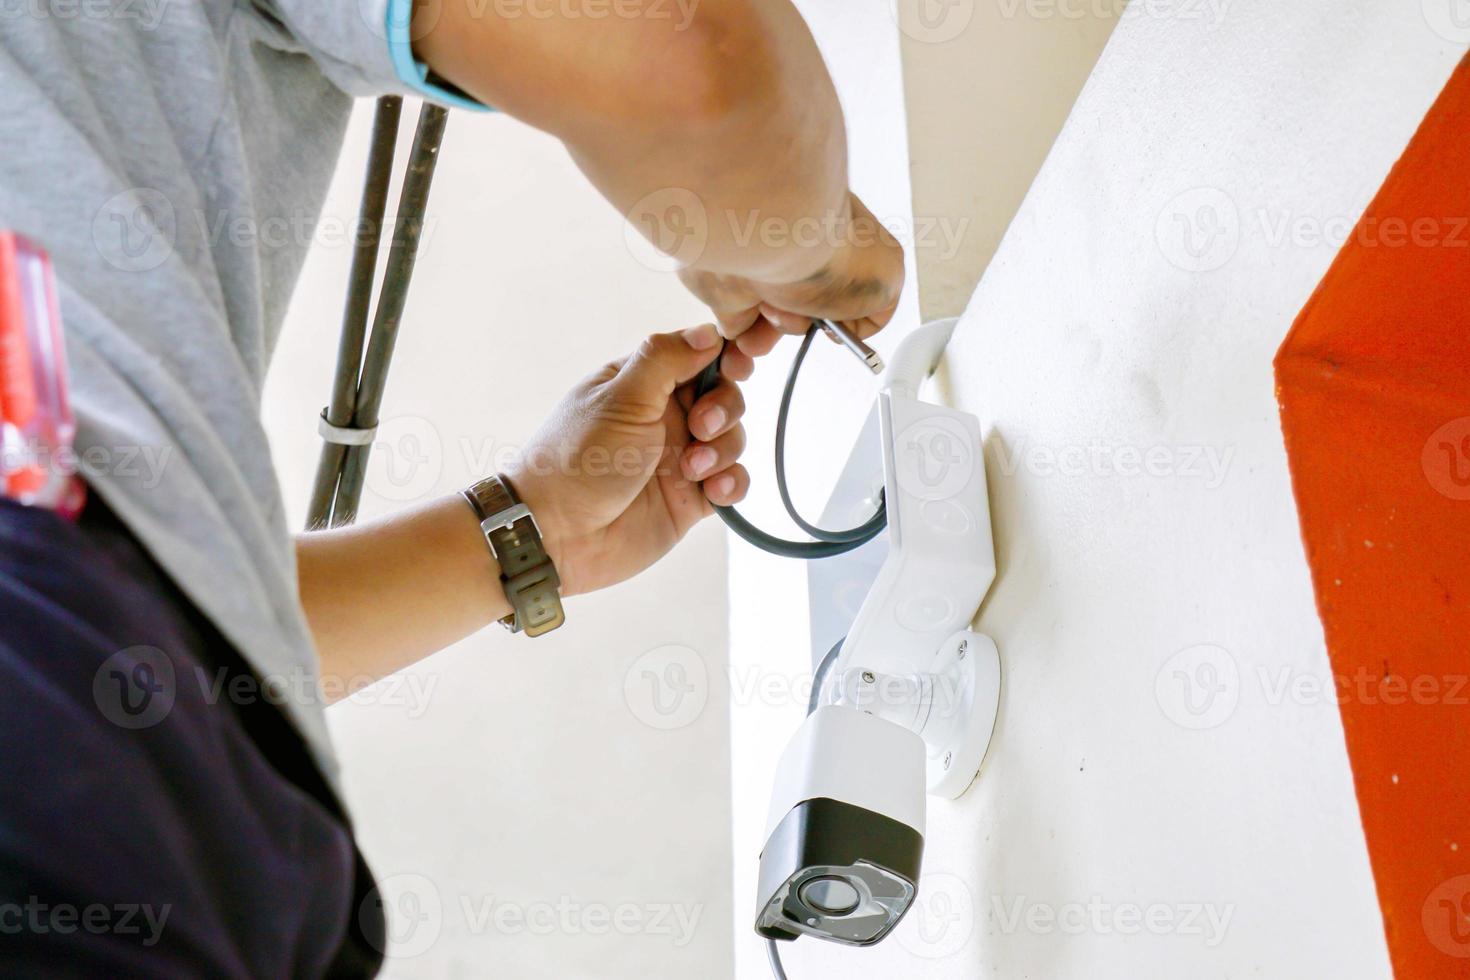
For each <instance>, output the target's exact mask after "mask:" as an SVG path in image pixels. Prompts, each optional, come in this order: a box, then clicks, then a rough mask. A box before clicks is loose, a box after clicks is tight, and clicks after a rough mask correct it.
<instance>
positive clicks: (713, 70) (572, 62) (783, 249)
mask: <svg viewBox="0 0 1470 980" xmlns="http://www.w3.org/2000/svg"><path fill="white" fill-rule="evenodd" d="M546 6H547V9H546V10H545V11H543V13H544V15H545V16H535V17H527V16H521V17H506V16H496V15H494V13H493V11H492V12H491V13H489V14H487V12H486V8H485V5H484V4H483V3H479V4H477V3H472V2H469V0H417V10H418V12H419V15H420V17H421V23H422V30H419V29H418V27H417V25H419V24H420V19H416V20H415V25H416V28H415V31H414V36H415V39H416V44H415V51H416V53H417V54H418V56H419V57H420V58H421V59H423V60H424V61H425V62H427V63H428V64H429V66H430V67H432V68H433V69H434V71H435V73H436V74H438V75H441V76H443V77H444V78H446V79H448V80H450V81H452V82H454V83H455V84H456V85H458V86H459V87H460V88H462V89H464V90H465V91H467V92H469V93H470V94H472V95H474V96H476V97H478V98H480V99H482V100H483V101H485V102H486V103H487V104H489V105H493V106H495V107H496V108H498V109H500V110H502V111H504V112H506V113H508V114H510V115H512V116H514V117H516V118H517V119H521V120H523V121H525V122H527V123H529V124H531V125H532V126H535V127H537V128H538V129H542V130H544V131H546V132H548V133H551V134H552V135H554V136H556V137H557V138H559V139H560V140H561V141H562V142H563V143H564V144H565V145H566V147H567V149H568V151H570V153H571V155H572V159H573V160H574V161H575V162H576V163H577V165H578V166H579V167H580V168H581V169H582V171H583V172H584V173H585V174H586V175H587V177H588V179H590V180H591V181H592V184H593V185H594V186H595V187H596V188H597V189H598V190H599V191H600V192H601V193H602V195H603V196H604V197H606V198H607V200H608V201H609V202H611V203H612V205H613V206H614V207H615V208H616V209H617V210H618V212H619V213H621V214H622V215H623V216H624V217H625V218H626V219H628V220H629V221H630V222H631V223H632V224H633V226H634V227H635V228H637V229H638V230H639V231H640V232H641V233H643V234H645V235H647V236H648V237H649V240H650V241H652V242H653V244H654V246H655V247H660V248H665V249H667V247H668V243H667V242H660V241H658V235H657V234H656V231H655V230H656V229H658V228H659V227H661V225H660V216H661V215H662V214H663V213H664V211H663V209H664V204H665V197H666V195H668V194H670V193H675V192H678V193H680V194H687V195H693V196H694V198H695V199H697V201H698V202H699V207H700V209H701V210H702V212H703V214H704V216H705V218H706V219H707V221H706V223H705V224H704V225H702V226H701V227H702V229H703V230H704V232H706V234H703V235H702V236H701V237H700V238H699V239H698V243H699V250H698V255H690V256H683V255H679V254H675V255H674V256H673V257H674V258H675V259H678V260H680V261H684V262H687V263H689V264H690V268H688V269H686V270H685V272H684V273H683V278H684V281H685V282H686V283H687V284H688V285H689V286H690V287H691V288H692V289H693V290H694V292H695V294H696V295H698V296H699V297H700V298H701V299H703V300H704V301H705V302H706V303H708V304H709V305H710V307H711V309H713V310H714V312H715V315H716V317H717V319H718V320H719V324H720V328H721V331H722V332H723V333H724V335H725V336H726V337H730V338H734V337H737V336H740V335H741V334H744V333H747V332H753V333H755V336H754V337H752V338H750V339H749V340H744V339H742V341H741V344H740V347H741V349H742V350H746V349H747V348H748V347H749V346H750V345H751V344H765V343H770V342H771V338H770V337H768V336H765V335H769V334H774V333H777V332H783V333H800V332H802V331H804V330H805V329H806V328H807V325H808V324H809V323H810V321H811V319H812V318H814V317H822V318H827V319H832V320H838V321H840V322H842V323H843V324H844V325H845V326H847V327H848V328H849V329H850V330H852V331H853V332H854V333H856V334H858V335H859V336H862V337H867V336H870V335H872V334H873V333H875V332H876V331H877V330H878V329H879V328H880V327H882V326H883V325H885V324H886V323H887V322H888V321H889V319H890V318H891V317H892V316H893V311H894V307H895V306H896V304H897V303H898V294H899V290H900V289H901V288H902V286H903V277H904V273H903V250H902V249H901V248H900V247H899V245H898V243H897V242H896V241H895V240H894V239H893V238H892V236H891V235H889V234H888V232H887V230H886V229H884V228H883V227H882V225H881V224H880V223H879V222H878V221H877V220H876V219H875V218H874V217H873V215H872V213H871V212H869V210H868V209H867V208H866V207H864V206H863V203H862V202H861V201H859V200H858V199H857V198H856V197H855V196H854V195H853V194H852V193H851V192H850V190H849V181H848V166H847V154H848V146H847V131H846V127H845V125H844V122H843V118H842V107H841V105H840V103H839V102H838V99H837V90H836V88H835V87H834V85H833V83H832V79H831V76H830V75H829V74H828V72H827V66H826V64H825V62H823V60H822V55H821V52H820V51H819V50H818V48H817V45H816V41H815V39H814V38H813V37H812V35H811V32H810V30H809V29H808V28H807V25H806V23H805V22H804V21H803V20H802V17H801V14H800V12H799V11H798V10H797V8H796V6H795V4H794V3H793V2H792V0H699V2H697V3H691V4H687V5H684V4H667V5H666V4H662V3H652V2H643V3H639V2H635V3H633V4H632V5H631V6H630V7H629V10H630V11H632V15H631V16H623V17H612V18H589V17H585V16H578V15H577V12H576V11H575V10H572V9H570V8H565V7H563V8H562V9H560V10H553V9H551V8H552V7H554V6H555V5H553V4H548V5H546ZM676 12H677V14H678V16H673V14H675V13H676ZM899 135H901V134H899ZM765 229H771V230H772V231H773V233H772V234H766V233H765ZM680 240H681V241H685V242H687V241H688V240H687V239H684V238H681V239H680Z"/></svg>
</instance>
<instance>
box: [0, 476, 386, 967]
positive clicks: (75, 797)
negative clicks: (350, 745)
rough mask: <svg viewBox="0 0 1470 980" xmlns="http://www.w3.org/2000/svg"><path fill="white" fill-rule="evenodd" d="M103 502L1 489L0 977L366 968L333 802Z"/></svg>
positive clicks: (292, 739) (365, 885) (233, 660)
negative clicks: (51, 501)
mask: <svg viewBox="0 0 1470 980" xmlns="http://www.w3.org/2000/svg"><path fill="white" fill-rule="evenodd" d="M237 678H240V679H243V680H240V681H239V682H238V683H237V684H236V686H235V687H234V690H236V691H241V690H252V689H256V690H258V685H256V684H255V680H254V675H253V674H252V673H251V672H250V670H249V668H248V667H246V665H245V664H244V663H243V662H242V661H241V659H240V658H239V656H238V654H236V653H235V652H234V650H233V649H232V648H231V646H230V644H228V643H227V642H225V640H224V639H223V638H222V637H221V636H220V635H219V633H218V632H217V631H216V630H215V629H214V628H213V627H212V626H211V625H210V624H209V623H208V622H207V621H206V620H205V619H204V618H203V617H202V616H201V615H200V614H199V613H198V612H197V610H195V609H194V607H193V606H192V604H191V603H189V602H188V600H186V599H185V598H184V597H183V595H182V594H180V592H179V591H178V589H177V588H175V587H174V585H173V584H172V583H171V582H170V581H169V579H168V578H167V577H166V576H165V575H164V574H163V572H162V571H161V570H160V569H159V568H158V567H157V566H156V565H155V564H154V563H153V562H152V561H151V559H149V557H148V556H147V554H146V553H145V552H144V551H143V549H142V548H141V546H140V545H139V544H138V543H137V541H136V540H135V539H134V538H133V537H132V535H131V534H129V533H128V531H127V530H126V529H125V528H124V527H123V526H122V525H121V524H120V523H119V522H118V521H117V519H116V518H115V517H113V515H112V514H111V513H110V512H109V511H108V510H107V509H106V507H105V506H103V505H101V503H100V502H97V501H94V502H93V503H91V504H89V505H88V508H87V511H86V513H85V514H84V515H83V517H82V520H81V521H80V522H79V523H78V524H75V525H73V524H70V523H67V522H65V521H62V520H60V519H58V518H56V517H55V516H53V515H52V514H50V513H48V512H45V511H36V510H30V509H26V508H22V507H20V506H17V505H15V504H13V503H11V502H9V501H0V977H89V978H90V977H211V978H215V977H218V978H227V977H269V978H283V977H328V976H331V977H367V976H372V975H374V974H375V973H376V972H377V970H378V968H379V965H380V963H381V950H382V948H383V923H382V909H381V908H380V907H379V906H378V903H377V902H376V895H375V893H374V892H373V891H372V881H371V877H370V875H369V874H368V871H367V868H366V866H365V865H364V863H363V861H362V858H361V856H360V854H359V853H358V851H357V849H356V847H355V845H354V843H353V837H352V831H351V828H350V826H349V824H348V821H347V819H346V817H345V815H344V813H343V812H342V809H341V807H340V806H339V805H338V803H337V801H336V798H335V796H334V794H333V793H332V792H331V790H330V789H329V788H328V787H327V786H326V784H325V781H324V780H323V778H322V777H321V775H320V774H319V772H318V770H317V768H316V767H315V766H314V765H313V763H312V762H311V760H310V758H309V756H308V754H307V751H306V748H305V746H304V745H303V744H302V742H301V739H300V737H299V736H298V735H297V734H296V732H295V730H294V728H292V727H291V726H290V724H289V723H288V722H287V721H286V720H285V718H284V716H283V715H282V714H281V712H280V710H279V709H278V708H277V707H276V706H275V705H273V704H271V703H270V702H269V701H268V700H266V699H263V698H258V697H257V698H239V697H233V696H231V695H229V694H228V693H224V692H229V691H230V690H231V686H230V681H231V680H232V679H237Z"/></svg>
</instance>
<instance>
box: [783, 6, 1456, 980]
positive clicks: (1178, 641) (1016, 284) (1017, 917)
mask: <svg viewBox="0 0 1470 980" xmlns="http://www.w3.org/2000/svg"><path fill="white" fill-rule="evenodd" d="M1449 13H1450V8H1449V6H1448V5H1445V9H1443V10H1441V9H1440V6H1439V5H1437V4H1435V3H1426V4H1420V3H1408V4H1374V3H1367V2H1357V3H1351V4H1341V3H1329V2H1325V0H1324V2H1303V3H1292V4H1280V3H1269V2H1262V0H1252V2H1246V0H1237V2H1234V3H1228V4H1210V3H1204V2H1201V3H1183V2H1181V3H1172V4H1170V3H1143V2H1139V3H1135V4H1133V5H1132V7H1130V13H1129V14H1128V15H1127V16H1125V17H1123V18H1122V19H1121V21H1120V23H1119V24H1118V25H1117V27H1116V29H1115V31H1114V34H1113V37H1112V39H1111V41H1110V43H1109V45H1108V47H1107V48H1106V49H1105V51H1104V53H1103V55H1102V58H1101V60H1100V62H1099V64H1098V67H1097V69H1096V70H1095V72H1094V74H1093V76H1092V78H1091V79H1090V81H1089V83H1088V85H1087V86H1086V88H1085V89H1084V91H1083V94H1082V96H1081V98H1080V100H1079V102H1078V104H1077V105H1076V107H1075V108H1074V110H1073V112H1072V114H1071V117H1070V118H1069V120H1068V122H1067V125H1066V127H1065V128H1064V129H1063V131H1062V133H1061V135H1060V136H1059V138H1058V140H1057V142H1056V145H1055V146H1054V148H1053V150H1052V152H1051V154H1050V156H1049V158H1048V160H1047V162H1046V164H1045V166H1044V167H1043V169H1042V171H1041V174H1040V176H1039V177H1038V179H1037V181H1036V183H1035V185H1034V186H1033V188H1032V189H1031V191H1030V193H1029V195H1028V197H1027V199H1026V201H1025V203H1024V204H1023V206H1022V207H1021V210H1020V212H1019V214H1018V216H1017V218H1016V220H1015V222H1014V223H1013V224H1012V226H1011V228H1010V230H1009V232H1008V233H1007V235H1006V238H1005V240H1004V242H1003V243H1002V245H1001V247H1000V249H999V251H998V252H997V254H996V257H995V259H994V261H993V262H992V264H991V265H990V268H989V271H988V272H987V274H986V277H985V279H984V280H983V281H982V283H981V285H980V287H979V289H978V291H977V292H976V294H975V296H974V299H973V301H972V302H971V304H970V306H969V310H968V313H967V315H966V317H965V319H964V321H963V323H962V324H961V326H960V329H959V331H958V333H957V335H956V339H955V343H954V346H953V348H952V350H951V356H950V358H949V368H948V369H947V372H946V376H945V378H944V379H943V381H944V384H943V387H944V389H945V390H946V391H947V393H948V394H949V395H950V397H951V398H952V399H953V400H954V401H955V402H956V403H957V404H959V405H961V406H962V407H965V408H967V409H969V410H971V411H974V412H976V413H977V414H978V415H980V417H981V419H982V421H983V423H984V426H985V429H986V432H987V433H988V437H987V463H988V465H989V467H990V479H991V496H992V508H993V512H994V520H995V529H996V538H997V545H998V549H999V559H1000V577H999V580H998V582H997V584H996V587H995V590H994V592H993V593H992V595H991V597H990V599H989V601H988V602H987V604H986V606H985V608H984V609H983V610H982V612H981V615H980V619H979V626H980V628H982V629H983V630H985V631H987V632H989V633H990V634H992V635H993V636H994V637H995V638H996V640H997V641H998V643H999V646H1000V650H1001V655H1002V657H1003V659H1004V662H1005V668H1006V679H1005V690H1004V693H1003V704H1002V715H1001V719H1000V725H999V730H998V734H997V738H996V741H995V743H994V744H993V745H992V748H991V755H990V758H989V760H988V762H987V764H986V767H985V769H984V771H983V772H982V774H981V778H980V781H979V782H978V783H977V785H976V786H975V788H974V789H972V790H971V792H970V794H969V795H968V796H967V797H966V798H964V799H963V800H961V801H959V802H958V803H956V804H944V803H938V802H936V803H935V804H934V806H932V807H931V814H930V827H929V838H928V855H927V861H928V864H927V873H928V878H927V880H926V882H925V895H924V898H923V900H922V904H921V905H920V906H919V907H918V908H917V909H916V910H915V912H914V914H913V915H912V916H911V917H910V920H909V921H908V922H906V923H905V924H904V926H903V928H902V929H900V931H899V932H898V933H897V934H896V935H895V936H894V937H893V939H892V940H890V941H889V942H887V943H885V944H884V945H882V946H880V947H878V948H875V949H872V950H859V951H845V950H838V949H832V948H828V947H819V946H811V945H806V946H805V948H800V947H802V946H803V945H804V944H798V947H799V948H798V949H797V950H794V951H793V955H792V956H791V957H790V960H791V962H792V963H794V964H796V965H795V966H793V968H792V974H793V975H794V976H804V975H841V976H852V977H874V978H877V977H885V978H886V977H904V978H906V980H961V978H963V980H973V978H975V977H1006V978H1010V977H1027V976H1029V977H1045V978H1047V980H1069V978H1075V980H1092V978H1118V980H1136V978H1170V980H1172V978H1177V977H1260V978H1278V980H1299V978H1302V977H1327V976H1331V977H1339V978H1354V980H1357V978H1363V980H1367V978H1385V977H1387V976H1389V970H1390V967H1389V960H1388V955H1387V950H1386V944H1385V940H1384V932H1383V925H1382V921H1381V918H1380V915H1379V908H1378V903H1377V900H1376V896H1375V892H1374V882H1373V879H1372V876H1371V874H1370V870H1369V863H1368V858H1367V852H1366V848H1365V843H1364V835H1363V831H1362V825H1361V822H1360V819H1359V813H1358V808H1357V803H1356V800H1355V797H1354V792H1353V784H1352V775H1351V771H1350V768H1349V763H1348V757H1347V753H1346V749H1345V746H1344V741H1343V730H1342V725H1341V722H1340V719H1339V714H1338V708H1337V704H1336V702H1335V700H1334V698H1333V696H1332V688H1331V678H1330V669H1329V665H1328V661H1327V657H1326V654H1325V650H1324V644H1323V634H1322V627H1321V624H1320V622H1319V620H1318V618H1317V613H1316V609H1315V606H1314V602H1313V596H1312V590H1311V583H1310V580H1309V575H1308V571H1307V565H1306V562H1305V560H1304V555H1303V549H1302V545H1301V539H1300V535H1299V529H1298V525H1297V518H1296V513H1295V508H1294V505H1293V501H1292V495H1291V487H1290V484H1289V480H1288V475H1287V468H1286V457H1285V452H1284V449H1283V446H1282V436H1281V431H1280V427H1279V421H1278V416H1277V407H1276V401H1275V395H1274V385H1273V377H1272V364H1271V362H1272V357H1273V355H1274V354H1275V352H1276V349H1277V347H1278V346H1279V345H1280V343H1281V340H1282V338H1283V337H1284V336H1285V334H1286V331H1287V329H1288V327H1289V326H1290V324H1291V322H1292V320H1293V319H1294V318H1295V317H1296V315H1297V313H1298V311H1300V309H1301V308H1302V305H1303V304H1304V303H1305V302H1306V300H1307V297H1308V296H1309V295H1310V294H1311V292H1312V290H1313V288H1314V287H1315V286H1316V285H1317V283H1318V281H1319V280H1320V279H1321V277H1322V275H1323V273H1324V272H1325V271H1326V269H1327V266H1328V264H1329V263H1330V262H1331V261H1332V258H1333V256H1334V255H1335V254H1336V253H1337V251H1338V249H1339V247H1340V246H1341V244H1342V242H1343V240H1344V238H1345V237H1346V236H1347V235H1348V234H1349V232H1350V231H1351V229H1352V227H1353V224H1354V223H1355V221H1356V220H1357V217H1358V216H1359V214H1360V213H1361V212H1362V210H1363V208H1364V207H1365V206H1366V204H1367V202H1368V201H1369V199H1370V198H1371V197H1372V195H1373V193H1374V192H1375V191H1376V190H1377V188H1378V187H1379V185H1380V184H1381V183H1382V181H1383V179H1384V177H1385V175H1386V174H1387V173H1388V171H1389V169H1390V167H1391V166H1392V164H1393V162H1394V160H1395V159H1396V158H1397V157H1398V155H1399V153H1400V152H1401V151H1402V149H1403V148H1404V146H1405V145H1406V144H1407V142H1408V140H1409V138H1410V136H1411V135H1412V134H1413V132H1414V130H1415V128H1416V127H1417V125H1418V123H1419V120H1420V119H1421V118H1422V117H1423V115H1424V113H1425V111H1426V110H1427V109H1428V107H1429V106H1430V104H1431V103H1432V101H1433V99H1434V97H1435V96H1436V94H1437V93H1438V92H1439V91H1440V89H1441V87H1442V86H1443V85H1444V83H1445V80H1446V79H1447V78H1448V76H1449V74H1450V71H1451V70H1452V68H1453V66H1454V64H1455V63H1456V61H1457V60H1458V59H1459V57H1460V56H1461V54H1462V53H1463V51H1464V48H1465V43H1466V42H1467V41H1470V34H1467V32H1465V31H1463V30H1459V29H1458V28H1457V26H1456V22H1455V21H1454V20H1452V19H1450V17H1449ZM966 109H967V95H966V93H964V92H956V93H955V95H954V106H953V110H952V111H953V112H955V113H957V114H959V113H964V112H965V111H966Z"/></svg>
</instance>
